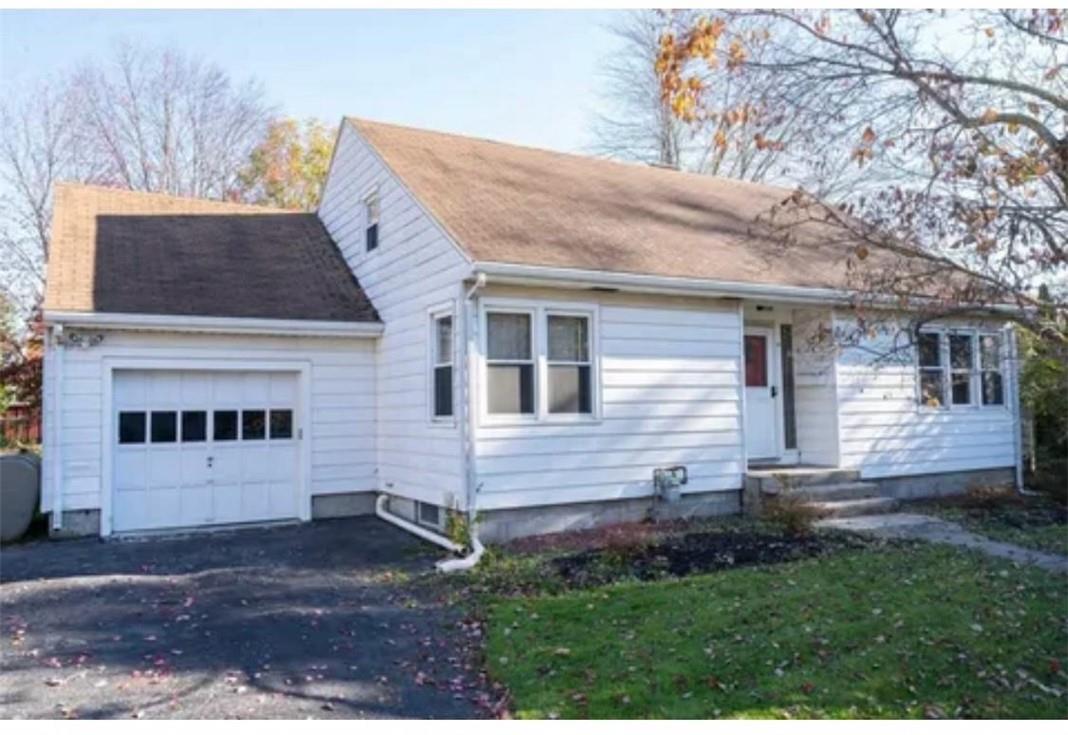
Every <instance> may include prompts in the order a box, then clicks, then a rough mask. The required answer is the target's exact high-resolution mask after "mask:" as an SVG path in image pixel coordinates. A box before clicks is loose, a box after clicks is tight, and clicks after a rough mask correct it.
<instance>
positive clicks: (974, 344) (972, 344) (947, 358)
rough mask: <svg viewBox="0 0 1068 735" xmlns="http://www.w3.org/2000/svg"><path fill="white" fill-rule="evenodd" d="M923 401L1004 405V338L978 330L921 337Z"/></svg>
mask: <svg viewBox="0 0 1068 735" xmlns="http://www.w3.org/2000/svg"><path fill="white" fill-rule="evenodd" d="M917 352H918V358H919V361H918V362H919V364H918V368H919V385H920V395H919V401H920V404H921V405H924V406H928V407H931V408H956V407H963V406H1002V405H1004V404H1005V397H1004V389H1003V385H1002V375H1001V338H1000V337H999V336H998V335H996V334H989V333H985V334H984V333H981V332H976V331H974V330H949V331H925V332H921V333H920V334H919V337H918V343H917Z"/></svg>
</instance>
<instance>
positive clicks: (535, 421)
mask: <svg viewBox="0 0 1068 735" xmlns="http://www.w3.org/2000/svg"><path fill="white" fill-rule="evenodd" d="M601 423H603V419H601V417H600V416H575V417H572V418H568V417H566V416H552V417H545V418H538V417H536V416H531V417H529V418H524V417H520V416H505V417H501V418H493V417H490V416H483V417H482V423H481V425H482V426H485V427H491V428H495V429H496V428H508V427H514V426H596V425H598V424H601Z"/></svg>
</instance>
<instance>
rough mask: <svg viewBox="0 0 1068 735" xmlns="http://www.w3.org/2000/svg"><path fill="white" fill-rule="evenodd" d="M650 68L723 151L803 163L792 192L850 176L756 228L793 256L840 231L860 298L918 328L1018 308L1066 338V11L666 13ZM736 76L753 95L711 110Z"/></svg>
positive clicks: (679, 113) (789, 203)
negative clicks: (739, 144)
mask: <svg viewBox="0 0 1068 735" xmlns="http://www.w3.org/2000/svg"><path fill="white" fill-rule="evenodd" d="M655 70H656V73H657V74H658V75H659V78H660V82H661V92H662V95H663V99H664V101H665V104H667V105H669V106H670V108H671V110H672V112H673V113H674V114H675V115H676V117H678V118H679V119H680V120H683V121H685V122H688V123H689V124H691V125H695V126H702V127H703V128H705V129H709V130H712V131H713V135H714V136H715V137H714V138H713V142H714V145H716V146H719V147H727V146H730V145H732V136H735V135H739V134H740V135H745V136H746V138H747V142H749V143H752V144H755V145H756V146H757V147H759V148H768V149H780V148H782V149H785V150H784V153H785V154H786V155H793V156H795V157H796V158H797V160H798V161H799V162H800V163H802V164H803V165H804V168H805V170H804V171H803V173H801V174H799V175H798V176H796V179H798V180H802V181H806V182H808V181H820V180H821V178H824V177H837V178H839V179H842V180H845V181H847V182H848V186H847V187H845V188H844V189H843V187H838V191H839V192H841V193H840V194H839V195H837V196H834V197H830V198H828V197H826V196H825V195H824V196H817V195H816V194H817V193H815V192H813V191H811V190H806V189H803V188H799V189H798V190H797V191H796V192H795V193H794V194H793V195H792V196H790V197H787V198H784V200H783V202H782V203H781V205H780V206H778V207H776V208H774V209H773V210H770V211H769V212H767V213H765V215H764V216H763V217H762V218H761V221H760V222H759V223H757V224H758V225H759V226H761V227H765V228H769V229H770V230H771V231H773V232H774V233H775V234H777V235H779V236H781V238H782V241H783V242H784V243H785V244H786V245H789V244H790V242H791V238H792V233H793V232H794V231H795V230H796V229H797V225H798V224H801V223H804V222H810V221H813V220H814V221H818V222H819V223H821V225H823V226H830V227H834V228H836V229H838V230H840V231H842V232H843V233H844V234H847V235H848V236H849V237H850V239H851V240H852V241H853V242H854V243H855V246H854V250H853V252H852V255H851V257H850V263H849V265H850V270H851V273H852V274H853V278H854V286H855V292H856V294H857V299H858V302H859V301H863V302H865V303H866V304H868V305H871V304H872V302H874V301H879V302H880V303H885V302H886V301H887V299H889V300H891V301H893V302H897V303H900V304H901V305H908V306H909V307H910V308H913V309H916V308H919V307H922V308H919V313H920V314H921V315H922V316H921V319H920V320H921V321H926V320H929V319H932V318H937V317H938V316H945V315H948V314H958V313H961V311H962V310H965V309H968V310H975V309H976V308H979V309H980V310H982V309H983V308H993V307H994V306H995V305H998V304H1006V303H1008V304H1011V305H1013V306H1016V307H1019V309H1018V311H1016V312H1015V313H1016V315H1017V318H1018V319H1019V320H1020V321H1021V322H1023V323H1024V324H1025V325H1026V326H1028V327H1029V328H1031V329H1033V330H1034V331H1035V332H1036V333H1037V334H1040V335H1043V336H1044V337H1048V338H1050V339H1055V340H1059V341H1061V342H1068V329H1066V328H1065V321H1064V320H1065V313H1066V307H1068V259H1066V257H1068V132H1066V128H1068V31H1066V14H1065V12H1064V11H1061V10H1041V11H1038V10H1035V11H1018V10H1006V11H993V10H990V11H947V12H934V11H920V10H871V11H867V10H860V11H845V10H842V11H809V10H799V11H793V10H782V11H780V10H743V11H725V12H722V13H717V14H711V15H706V14H699V13H692V12H682V13H670V14H665V16H664V24H663V30H662V33H661V36H660V51H659V54H658V57H657V59H656V62H655ZM737 79H745V80H746V87H747V88H750V89H754V90H760V94H759V95H753V96H752V97H751V98H750V99H742V100H734V104H733V106H731V107H729V108H725V107H724V106H722V105H720V104H718V101H719V100H721V99H722V95H720V94H718V90H719V89H720V88H721V87H723V86H724V85H728V84H732V83H735V80H737ZM784 121H789V122H790V123H791V125H792V127H790V128H789V136H785V135H783V132H784V128H783V123H784ZM743 122H744V125H742V124H741V123H743ZM828 141H832V142H833V143H834V145H831V146H828V145H827V143H828ZM809 148H817V149H819V150H820V151H821V152H822V155H821V156H820V159H819V160H815V161H813V160H807V161H806V155H807V149H809ZM828 190H829V191H833V190H834V188H833V187H831V188H828ZM876 251H877V252H878V257H875V255H876ZM1040 286H1044V287H1045V291H1046V293H1048V295H1049V299H1048V301H1044V302H1042V303H1040V302H1039V299H1038V290H1039V287H1040ZM920 297H925V298H920ZM859 308H860V304H859V303H858V309H859ZM914 326H918V324H916V325H914Z"/></svg>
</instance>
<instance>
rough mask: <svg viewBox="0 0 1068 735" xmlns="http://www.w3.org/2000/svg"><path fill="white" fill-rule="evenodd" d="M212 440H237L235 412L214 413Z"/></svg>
mask: <svg viewBox="0 0 1068 735" xmlns="http://www.w3.org/2000/svg"><path fill="white" fill-rule="evenodd" d="M214 424H215V430H214V432H213V433H212V438H213V439H214V440H215V441H217V442H229V441H236V440H237V411H216V412H215V416H214Z"/></svg>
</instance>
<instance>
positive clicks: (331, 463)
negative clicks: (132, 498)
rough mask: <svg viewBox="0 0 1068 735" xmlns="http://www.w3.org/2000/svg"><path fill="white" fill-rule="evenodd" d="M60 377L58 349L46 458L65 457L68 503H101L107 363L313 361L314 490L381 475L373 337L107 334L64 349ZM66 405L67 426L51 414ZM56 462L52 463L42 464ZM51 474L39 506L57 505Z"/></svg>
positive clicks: (73, 506)
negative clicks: (86, 345)
mask: <svg viewBox="0 0 1068 735" xmlns="http://www.w3.org/2000/svg"><path fill="white" fill-rule="evenodd" d="M63 353H64V355H63V368H62V370H63V380H62V385H57V384H56V382H55V380H54V371H55V360H56V356H55V355H56V349H55V348H54V347H50V348H49V350H48V355H47V359H46V364H45V373H46V376H48V377H47V378H46V383H47V384H46V389H45V411H46V432H47V433H46V438H45V442H46V444H45V456H46V457H49V456H54V455H53V452H54V451H55V448H56V447H59V448H60V456H61V457H62V468H61V474H62V481H63V502H62V504H63V508H64V510H85V509H98V508H100V507H101V493H102V491H106V490H108V489H110V487H111V480H110V478H104V477H103V452H105V451H111V448H110V447H105V446H103V437H104V427H103V423H102V416H103V401H104V394H105V390H104V382H105V380H106V375H105V372H106V371H105V369H104V360H105V358H113V359H124V360H125V359H139V360H146V361H149V360H153V361H159V360H168V359H173V360H177V359H180V360H183V361H195V360H204V361H210V362H216V363H217V362H218V361H227V360H228V361H250V362H256V363H258V364H261V365H269V364H270V363H271V362H272V361H300V362H302V363H307V364H308V365H309V366H310V387H311V410H310V416H308V417H307V419H306V421H305V422H304V426H305V427H306V429H310V434H311V435H310V437H308V436H307V434H305V437H306V438H307V439H310V441H311V465H310V466H311V472H310V481H311V485H310V488H309V489H310V494H311V495H328V494H332V493H345V492H358V491H371V490H375V489H376V479H375V432H374V427H375V406H374V385H375V379H374V377H375V363H374V354H375V353H374V341H373V340H369V339H364V340H358V339H336V338H313V337H260V336H234V335H191V334H190V335H183V334H173V333H153V332H121V331H117V332H104V340H103V342H101V344H99V345H97V346H95V347H90V348H86V349H82V348H78V347H66V348H63ZM57 399H58V404H59V406H60V410H59V413H60V421H61V429H60V431H59V432H58V433H57V432H56V431H55V422H54V420H53V417H54V416H55V414H56V404H57ZM49 464H50V462H48V461H46V462H45V465H46V466H47V465H49ZM53 482H54V472H53V470H52V469H51V468H49V470H48V471H47V473H46V477H45V484H44V487H43V491H42V503H43V506H44V508H45V509H46V510H47V509H49V508H51V507H52V500H53V497H54V496H53V493H54V490H55V488H53V487H52V484H53Z"/></svg>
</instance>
